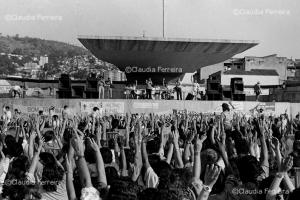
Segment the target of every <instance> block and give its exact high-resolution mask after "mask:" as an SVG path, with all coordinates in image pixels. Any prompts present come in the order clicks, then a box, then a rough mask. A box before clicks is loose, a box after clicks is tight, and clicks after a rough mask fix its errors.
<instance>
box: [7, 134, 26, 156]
mask: <svg viewBox="0 0 300 200" xmlns="http://www.w3.org/2000/svg"><path fill="white" fill-rule="evenodd" d="M4 141H5V144H6V148H4V149H3V153H4V154H5V155H9V156H10V157H18V156H20V155H22V154H23V147H22V144H19V143H17V142H16V140H15V138H14V137H13V136H12V135H7V136H6V137H5V140H4Z"/></svg>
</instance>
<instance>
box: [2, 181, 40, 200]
mask: <svg viewBox="0 0 300 200" xmlns="http://www.w3.org/2000/svg"><path fill="white" fill-rule="evenodd" d="M10 181H12V182H18V181H20V182H23V183H24V182H25V183H26V179H22V180H18V179H10ZM28 195H30V196H33V199H35V200H39V199H42V195H41V194H40V193H39V191H38V188H36V187H35V186H34V185H31V184H14V185H10V186H6V185H4V186H3V193H2V197H3V198H5V197H9V199H10V200H20V199H25V197H26V196H28Z"/></svg>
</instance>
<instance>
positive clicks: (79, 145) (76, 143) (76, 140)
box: [71, 132, 84, 156]
mask: <svg viewBox="0 0 300 200" xmlns="http://www.w3.org/2000/svg"><path fill="white" fill-rule="evenodd" d="M71 144H72V147H73V148H74V150H75V152H76V154H77V155H78V156H84V145H83V140H82V139H81V138H80V137H79V136H78V134H77V133H76V132H74V133H73V137H72V139H71Z"/></svg>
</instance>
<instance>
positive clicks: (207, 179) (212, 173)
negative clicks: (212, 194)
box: [204, 165, 221, 188]
mask: <svg viewBox="0 0 300 200" xmlns="http://www.w3.org/2000/svg"><path fill="white" fill-rule="evenodd" d="M220 172H221V167H219V166H218V165H207V166H206V171H205V176H204V184H205V185H207V186H210V187H211V188H212V187H213V186H214V184H215V183H216V182H217V180H218V177H219V174H220Z"/></svg>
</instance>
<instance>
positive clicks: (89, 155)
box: [84, 140, 96, 164]
mask: <svg viewBox="0 0 300 200" xmlns="http://www.w3.org/2000/svg"><path fill="white" fill-rule="evenodd" d="M84 158H85V160H86V161H87V162H88V163H91V164H92V163H96V157H95V152H94V150H93V149H92V147H90V146H89V145H87V140H86V141H85V151H84Z"/></svg>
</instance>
